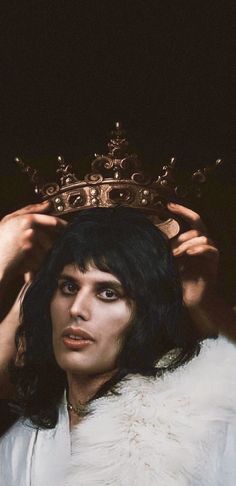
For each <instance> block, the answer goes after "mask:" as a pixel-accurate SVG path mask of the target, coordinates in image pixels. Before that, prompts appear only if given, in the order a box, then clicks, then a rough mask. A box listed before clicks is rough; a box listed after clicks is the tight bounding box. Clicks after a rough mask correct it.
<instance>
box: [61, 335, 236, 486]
mask: <svg viewBox="0 0 236 486" xmlns="http://www.w3.org/2000/svg"><path fill="white" fill-rule="evenodd" d="M235 385H236V349H235V346H233V345H232V344H230V343H229V342H228V341H227V340H225V339H223V338H220V339H217V340H216V341H212V340H207V341H206V342H205V343H204V345H203V347H202V350H201V353H200V355H199V356H198V357H196V358H194V359H193V360H192V361H191V362H190V363H188V364H187V365H185V366H182V367H180V368H178V369H177V370H176V371H174V372H172V373H168V374H166V375H165V376H164V377H163V378H157V379H153V378H145V377H142V376H140V375H133V376H129V377H128V378H127V379H126V380H124V381H123V382H122V383H121V384H120V388H119V389H120V395H119V396H116V395H112V396H107V397H103V398H100V399H98V400H96V401H95V402H94V404H93V408H92V412H91V414H90V415H89V416H88V417H86V418H85V419H83V421H82V422H81V423H80V424H79V425H78V426H77V427H76V428H75V429H74V431H73V432H72V460H71V463H70V465H69V474H68V478H67V482H66V486H108V485H110V486H113V485H114V486H132V485H135V486H200V485H201V486H235V484H236V466H235V465H234V464H235V463H236V460H235V458H234V459H233V457H234V453H235V452H236V446H235V436H236V427H235V423H236V386H235ZM231 456H232V457H231Z"/></svg>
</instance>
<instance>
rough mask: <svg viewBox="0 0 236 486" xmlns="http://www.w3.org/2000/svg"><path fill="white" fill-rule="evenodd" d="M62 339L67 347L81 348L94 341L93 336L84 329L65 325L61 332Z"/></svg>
mask: <svg viewBox="0 0 236 486" xmlns="http://www.w3.org/2000/svg"><path fill="white" fill-rule="evenodd" d="M62 341H63V343H64V345H65V346H66V347H67V348H69V349H74V350H77V349H83V348H85V347H87V346H88V345H90V344H92V342H94V339H93V337H92V336H91V334H89V333H88V332H86V331H84V329H81V328H78V327H76V328H75V327H72V326H71V327H67V328H66V329H65V330H64V331H63V333H62Z"/></svg>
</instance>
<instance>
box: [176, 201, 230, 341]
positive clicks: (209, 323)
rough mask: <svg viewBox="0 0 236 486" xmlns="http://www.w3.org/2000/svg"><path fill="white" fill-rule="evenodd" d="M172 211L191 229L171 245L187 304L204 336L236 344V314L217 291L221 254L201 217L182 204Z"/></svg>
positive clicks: (192, 317) (191, 315)
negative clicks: (222, 337) (217, 335)
mask: <svg viewBox="0 0 236 486" xmlns="http://www.w3.org/2000/svg"><path fill="white" fill-rule="evenodd" d="M168 209H169V210H170V211H171V212H172V213H173V214H176V215H177V216H179V217H181V218H182V219H183V220H184V221H186V223H188V225H189V227H190V229H189V231H186V232H184V233H182V234H180V235H178V236H177V237H176V238H174V239H173V240H172V242H171V244H172V251H173V254H174V256H175V257H176V261H177V264H178V266H179V271H180V277H181V280H182V287H183V300H184V304H185V306H186V308H187V310H188V312H189V314H190V317H191V319H192V320H193V322H194V323H195V325H196V327H197V328H198V330H199V333H200V335H202V336H203V337H207V336H209V335H210V336H211V335H213V334H214V335H215V334H217V333H220V334H222V335H224V336H226V337H227V338H228V339H230V340H231V341H233V342H236V313H235V311H234V310H233V309H232V308H231V307H230V306H229V305H228V304H227V303H226V302H225V301H224V300H223V299H222V297H221V295H219V292H218V289H217V276H218V275H217V274H218V262H219V251H218V249H217V248H216V246H215V245H214V242H213V241H212V240H211V239H210V238H209V236H208V235H207V228H206V227H205V225H204V224H203V222H202V220H201V218H200V216H199V215H198V214H197V213H195V212H194V211H192V210H191V209H189V208H185V207H184V206H181V205H180V204H173V203H171V204H168Z"/></svg>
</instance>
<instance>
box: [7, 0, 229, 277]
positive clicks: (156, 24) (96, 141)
mask: <svg viewBox="0 0 236 486" xmlns="http://www.w3.org/2000/svg"><path fill="white" fill-rule="evenodd" d="M235 19H236V11H235V8H234V5H233V3H231V2H227V1H225V2H217V1H215V0H214V1H209V0H206V1H204V2H201V1H188V2H187V1H186V2H185V1H177V0H172V1H168V0H165V1H160V0H156V1H148V0H146V1H142V0H137V1H131V0H130V1H129V0H127V1H122V0H120V1H113V0H110V1H105V0H99V1H95V0H94V1H90V0H88V1H80V0H77V1H74V0H67V1H63V0H57V1H55V0H46V1H44V0H37V1H36V0H31V1H22V0H21V1H11V0H10V1H6V0H5V1H2V2H1V7H0V20H1V28H0V49H1V57H0V59H1V64H0V77H1V107H0V117H1V144H0V165H1V188H0V191H1V211H2V214H5V213H6V212H8V211H10V210H12V209H15V208H16V207H19V206H20V205H21V204H26V203H28V202H30V201H34V200H35V198H34V196H33V191H32V189H30V188H29V186H28V183H27V181H26V177H25V176H24V175H22V174H20V173H19V171H18V170H17V169H16V167H15V166H14V164H13V163H12V160H13V157H14V156H15V155H21V156H22V157H23V158H24V159H25V160H26V161H27V162H32V164H33V165H34V167H37V168H40V170H41V172H42V173H43V175H44V176H45V177H48V178H49V179H52V177H53V174H54V171H55V167H56V155H57V154H58V153H63V154H64V156H65V158H66V159H67V160H68V161H74V162H75V163H74V165H75V166H76V162H77V166H78V167H79V168H80V173H82V175H83V174H84V172H85V171H86V168H87V169H88V163H87V162H86V161H87V160H88V156H91V155H92V154H93V153H94V152H95V151H96V152H102V151H104V149H105V144H106V140H107V136H108V134H109V131H110V129H111V127H112V126H113V125H114V122H115V120H117V119H118V120H121V121H122V122H123V124H124V126H125V127H126V128H127V131H128V134H129V138H130V139H131V140H132V141H133V144H134V147H135V148H136V149H137V150H138V151H139V152H140V153H141V155H142V158H143V159H144V160H145V162H146V166H147V168H149V169H151V171H153V173H154V172H157V170H158V167H159V165H160V163H161V162H165V161H166V160H167V159H168V158H169V157H170V156H172V155H175V156H176V157H177V160H178V164H179V166H180V167H182V168H183V169H184V170H185V169H186V170H188V169H189V170H190V168H196V167H203V166H204V165H205V164H210V163H212V162H214V160H215V159H216V158H218V157H221V158H223V159H224V161H225V163H224V166H223V167H220V168H219V169H218V171H217V173H216V175H215V176H214V177H213V179H212V182H211V185H209V187H208V186H206V189H205V193H204V198H203V202H201V203H200V204H199V209H200V211H201V212H202V213H203V215H205V218H206V220H207V222H208V224H209V225H210V227H211V230H212V233H213V236H215V238H216V239H217V240H218V242H219V245H220V247H221V248H222V253H223V257H222V261H223V265H224V268H225V270H224V275H226V280H227V281H228V282H231V283H232V281H233V280H234V281H235V277H234V275H233V270H232V268H235V269H236V263H235V252H234V245H235V242H236V237H235V234H236V223H235V219H236V218H235V209H236V195H235V181H236V170H235V94H234V93H235V76H234V68H235V53H236V49H235V35H234V30H235ZM78 161H80V162H79V163H78ZM232 262H234V265H235V267H233V266H232ZM227 268H228V269H227Z"/></svg>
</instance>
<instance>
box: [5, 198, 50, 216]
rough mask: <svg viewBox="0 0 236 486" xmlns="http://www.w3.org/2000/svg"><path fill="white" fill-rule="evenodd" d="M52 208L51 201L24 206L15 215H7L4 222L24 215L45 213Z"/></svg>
mask: <svg viewBox="0 0 236 486" xmlns="http://www.w3.org/2000/svg"><path fill="white" fill-rule="evenodd" d="M50 208H51V203H50V201H44V202H40V203H37V204H29V205H28V206H24V207H23V208H20V209H17V211H14V212H13V213H10V214H7V215H6V216H4V218H3V219H4V220H6V219H9V218H11V217H15V216H21V215H23V214H31V213H44V212H47V211H49V210H50Z"/></svg>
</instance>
